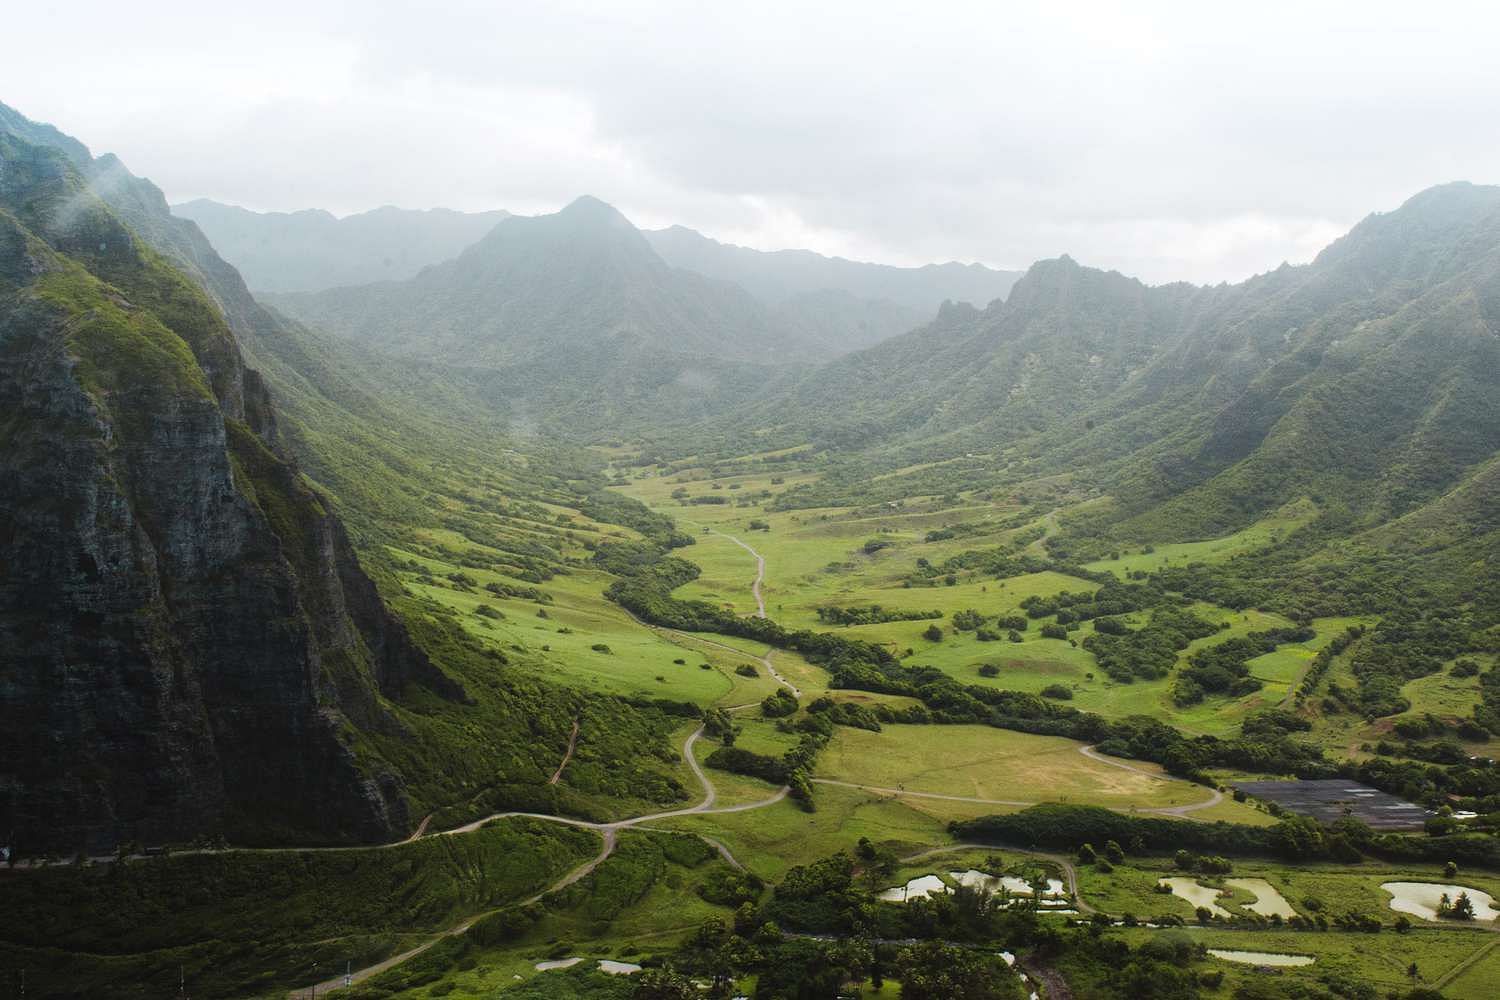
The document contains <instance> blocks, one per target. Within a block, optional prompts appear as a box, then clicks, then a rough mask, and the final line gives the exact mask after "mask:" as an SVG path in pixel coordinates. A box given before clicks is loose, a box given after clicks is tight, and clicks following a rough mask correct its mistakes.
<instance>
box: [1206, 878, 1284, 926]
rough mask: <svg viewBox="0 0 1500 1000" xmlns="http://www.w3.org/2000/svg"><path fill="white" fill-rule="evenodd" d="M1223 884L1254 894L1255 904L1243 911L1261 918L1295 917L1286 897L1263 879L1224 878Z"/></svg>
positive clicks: (1246, 906)
mask: <svg viewBox="0 0 1500 1000" xmlns="http://www.w3.org/2000/svg"><path fill="white" fill-rule="evenodd" d="M1224 884H1225V885H1227V886H1231V887H1232V888H1235V889H1244V890H1245V891H1246V892H1253V893H1254V894H1255V902H1253V903H1246V904H1245V909H1247V910H1249V911H1250V912H1251V913H1259V914H1260V915H1261V916H1263V917H1272V916H1277V917H1281V918H1282V919H1283V920H1290V919H1292V918H1293V917H1295V916H1296V915H1297V911H1296V910H1294V909H1292V904H1291V903H1288V902H1287V901H1286V897H1285V896H1283V895H1282V894H1281V893H1279V892H1277V891H1276V887H1275V886H1274V885H1272V884H1271V883H1269V882H1267V881H1266V880H1265V879H1263V878H1226V879H1225V880H1224Z"/></svg>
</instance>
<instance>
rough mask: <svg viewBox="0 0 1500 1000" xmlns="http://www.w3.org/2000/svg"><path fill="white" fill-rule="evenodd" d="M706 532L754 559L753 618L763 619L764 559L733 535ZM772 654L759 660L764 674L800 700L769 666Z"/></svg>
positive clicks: (711, 530)
mask: <svg viewBox="0 0 1500 1000" xmlns="http://www.w3.org/2000/svg"><path fill="white" fill-rule="evenodd" d="M708 530H709V532H710V533H712V534H715V535H719V536H720V537H722V538H727V539H729V540H730V541H731V542H733V543H734V544H736V545H738V546H739V547H740V548H742V549H744V550H745V551H746V552H748V553H750V554H751V555H752V556H754V557H755V580H754V581H753V582H751V584H750V593H751V594H752V595H754V597H755V617H757V618H764V617H765V616H766V598H765V595H764V594H762V593H761V584H762V583H764V582H765V579H766V557H765V556H763V555H761V554H760V553H759V552H757V551H755V550H754V549H753V548H751V547H750V546H749V545H748V544H746V543H745V542H743V541H741V540H740V539H738V538H736V537H734V536H733V535H730V534H726V533H725V532H722V531H719V530H717V529H715V528H709V529H708ZM730 648H731V649H733V648H734V647H732V646H731V647H730ZM737 652H738V650H737ZM772 652H773V650H769V649H768V650H766V655H765V656H763V657H761V658H760V662H761V664H762V666H764V667H765V668H766V673H768V674H770V675H771V676H772V677H773V678H775V680H776V683H778V684H780V685H781V686H782V687H784V688H786V689H787V690H788V691H790V692H792V697H793V698H801V697H802V692H801V691H799V690H798V689H797V685H795V684H793V683H792V682H791V681H789V680H787V679H786V678H785V677H783V676H781V674H779V673H777V672H776V668H775V667H773V666H772V665H771V653H772Z"/></svg>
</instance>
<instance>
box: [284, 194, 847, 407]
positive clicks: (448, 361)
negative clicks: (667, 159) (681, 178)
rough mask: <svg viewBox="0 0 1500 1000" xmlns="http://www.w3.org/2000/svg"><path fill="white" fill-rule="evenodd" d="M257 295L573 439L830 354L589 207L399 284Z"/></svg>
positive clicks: (715, 402) (509, 232)
mask: <svg viewBox="0 0 1500 1000" xmlns="http://www.w3.org/2000/svg"><path fill="white" fill-rule="evenodd" d="M266 299H267V301H269V302H270V303H271V304H273V305H274V306H275V307H276V308H277V309H280V310H281V311H283V312H285V313H286V314H288V315H289V316H292V317H294V318H295V319H297V320H299V321H301V322H303V323H306V324H307V325H309V326H311V327H313V328H316V329H320V330H325V331H328V332H330V333H333V334H336V335H338V336H341V337H344V338H347V339H349V340H351V341H352V342H355V343H358V344H360V345H362V346H364V347H367V348H372V349H374V350H377V351H380V352H382V353H384V354H386V355H388V356H392V357H397V358H405V359H410V360H412V361H420V362H423V363H426V364H432V365H439V366H446V367H448V368H450V369H453V370H455V371H458V370H464V372H465V374H464V375H463V378H465V379H468V380H478V381H482V382H484V383H485V384H486V386H487V390H486V391H487V392H489V393H490V394H491V395H492V397H493V398H494V399H496V400H497V401H498V403H499V405H501V406H503V407H505V408H506V409H507V410H508V411H509V412H510V413H511V414H513V415H515V416H516V417H517V418H519V419H523V420H526V421H530V422H533V423H535V422H538V421H539V422H541V423H543V424H547V425H549V426H552V427H553V428H554V429H559V430H565V431H568V432H572V433H580V432H581V433H591V432H594V431H598V430H619V429H620V428H621V427H622V426H635V425H639V424H640V423H642V422H643V421H657V420H660V419H663V418H665V417H668V416H680V417H688V418H696V417H698V416H701V415H702V414H704V413H706V412H710V411H715V410H717V409H720V408H722V407H723V406H724V405H727V404H728V403H730V402H733V401H734V400H738V399H744V398H749V397H750V396H751V395H753V394H755V393H757V392H759V391H760V390H761V387H762V386H764V385H765V384H766V382H767V381H768V380H775V379H777V378H780V377H782V376H783V375H785V374H786V373H789V372H790V371H791V369H790V367H789V366H790V365H792V364H794V363H806V362H808V361H811V360H814V359H818V358H822V357H827V356H829V355H830V354H831V353H836V352H832V351H831V350H830V348H829V347H828V345H826V344H823V343H818V342H816V341H815V340H814V341H812V342H809V340H808V339H804V338H805V337H811V336H812V335H811V334H808V333H807V332H806V331H805V330H794V329H790V328H788V326H786V325H784V324H782V323H780V322H778V320H777V318H776V316H775V315H774V313H773V312H772V310H770V309H768V308H767V307H765V306H764V305H762V304H761V303H760V302H758V301H757V300H756V299H755V298H754V297H752V296H751V295H750V294H749V293H747V292H745V291H744V290H743V289H741V288H739V287H738V286H737V285H733V284H730V283H729V282H724V281H716V280H713V279H710V278H705V277H703V276H702V275H698V274H694V273H693V272H690V271H684V270H681V269H678V268H673V267H670V266H668V265H667V264H666V263H665V262H664V261H662V259H661V258H660V257H659V256H658V255H657V254H656V252H655V251H653V250H652V249H651V246H650V244H649V243H647V241H646V240H645V238H644V237H643V236H642V235H641V233H640V232H639V231H638V230H637V229H636V228H635V227H634V226H632V225H631V224H630V222H629V221H628V220H627V219H626V218H625V217H624V216H623V215H621V214H620V213H619V212H617V211H616V210H615V209H613V208H611V207H610V206H609V205H606V204H604V203H603V202H601V201H598V200H597V199H594V198H580V199H578V200H577V201H575V202H573V203H572V204H571V205H569V206H568V207H567V208H565V209H563V210H562V211H560V212H557V213H555V214H553V215H544V216H537V217H532V218H528V217H521V216H512V217H511V218H508V219H505V220H503V221H502V222H500V223H499V224H498V225H497V226H495V228H494V229H493V230H491V231H490V232H489V233H488V234H487V235H486V236H485V237H484V238H483V239H481V240H480V241H479V242H478V243H476V244H474V245H473V246H471V247H469V248H468V249H467V250H465V251H464V252H463V253H462V254H461V255H459V257H458V258H457V259H455V260H452V261H448V262H445V263H442V264H437V265H434V266H432V267H430V268H427V269H426V270H424V271H423V272H421V273H420V274H418V275H416V276H415V277H413V278H410V279H408V280H406V281H400V282H381V283H378V284H372V285H363V286H357V287H350V288H337V289H330V290H327V291H323V292H317V293H303V294H288V295H274V296H267V297H266Z"/></svg>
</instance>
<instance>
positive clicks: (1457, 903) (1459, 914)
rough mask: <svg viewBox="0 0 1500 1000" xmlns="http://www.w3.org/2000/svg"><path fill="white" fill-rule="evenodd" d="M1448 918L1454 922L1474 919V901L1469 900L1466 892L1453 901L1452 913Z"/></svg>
mask: <svg viewBox="0 0 1500 1000" xmlns="http://www.w3.org/2000/svg"><path fill="white" fill-rule="evenodd" d="M1449 916H1450V917H1452V918H1453V919H1454V920H1473V919H1474V901H1473V900H1472V899H1470V898H1469V894H1468V893H1467V892H1461V893H1459V894H1458V898H1457V899H1455V900H1454V901H1453V911H1452V912H1451V913H1450V914H1449Z"/></svg>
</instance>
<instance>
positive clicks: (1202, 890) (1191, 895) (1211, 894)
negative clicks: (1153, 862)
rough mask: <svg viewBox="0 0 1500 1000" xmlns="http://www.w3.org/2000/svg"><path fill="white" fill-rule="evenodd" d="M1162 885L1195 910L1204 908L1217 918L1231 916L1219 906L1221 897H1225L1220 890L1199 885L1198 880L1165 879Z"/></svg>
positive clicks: (1175, 877) (1179, 877)
mask: <svg viewBox="0 0 1500 1000" xmlns="http://www.w3.org/2000/svg"><path fill="white" fill-rule="evenodd" d="M1161 884H1162V885H1167V886H1171V887H1172V895H1174V896H1176V897H1178V898H1179V899H1185V900H1187V901H1188V902H1189V903H1190V904H1192V906H1193V908H1194V909H1196V908H1198V907H1200V906H1204V907H1207V908H1208V911H1209V912H1210V913H1212V914H1213V915H1214V916H1216V917H1227V916H1229V911H1228V910H1226V909H1224V907H1222V906H1220V905H1219V897H1220V896H1222V895H1224V893H1223V892H1222V891H1221V890H1219V889H1210V888H1209V887H1208V886H1206V885H1199V884H1198V880H1197V879H1192V878H1186V877H1183V876H1174V877H1172V878H1164V879H1162V880H1161Z"/></svg>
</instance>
